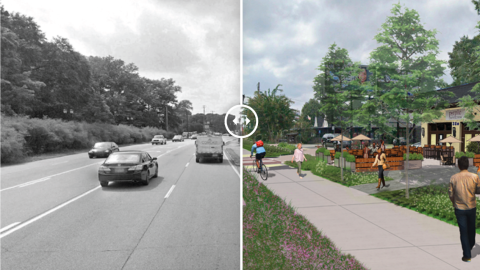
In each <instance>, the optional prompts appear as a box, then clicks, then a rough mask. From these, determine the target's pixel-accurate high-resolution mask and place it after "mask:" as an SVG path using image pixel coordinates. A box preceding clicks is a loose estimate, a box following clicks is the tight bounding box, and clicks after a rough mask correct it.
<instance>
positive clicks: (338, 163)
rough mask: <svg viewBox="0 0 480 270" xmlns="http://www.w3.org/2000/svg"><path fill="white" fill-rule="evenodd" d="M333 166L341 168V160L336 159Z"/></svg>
mask: <svg viewBox="0 0 480 270" xmlns="http://www.w3.org/2000/svg"><path fill="white" fill-rule="evenodd" d="M333 165H334V166H335V167H340V160H339V159H335V160H334V162H333Z"/></svg>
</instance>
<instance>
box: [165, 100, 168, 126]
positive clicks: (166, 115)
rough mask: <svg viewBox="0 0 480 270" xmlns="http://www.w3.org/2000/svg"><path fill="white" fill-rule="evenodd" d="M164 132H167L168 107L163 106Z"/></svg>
mask: <svg viewBox="0 0 480 270" xmlns="http://www.w3.org/2000/svg"><path fill="white" fill-rule="evenodd" d="M165 130H166V131H168V106H165Z"/></svg>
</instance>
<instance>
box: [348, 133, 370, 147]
mask: <svg viewBox="0 0 480 270" xmlns="http://www.w3.org/2000/svg"><path fill="white" fill-rule="evenodd" d="M370 140H372V139H370V138H369V137H367V136H365V135H363V134H360V135H358V136H355V137H353V138H352V141H360V144H361V145H362V146H364V145H363V141H370Z"/></svg>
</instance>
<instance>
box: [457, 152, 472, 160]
mask: <svg viewBox="0 0 480 270" xmlns="http://www.w3.org/2000/svg"><path fill="white" fill-rule="evenodd" d="M463 156H466V157H468V158H474V157H475V153H472V152H466V153H464V152H456V153H455V158H456V159H459V158H461V157H463Z"/></svg>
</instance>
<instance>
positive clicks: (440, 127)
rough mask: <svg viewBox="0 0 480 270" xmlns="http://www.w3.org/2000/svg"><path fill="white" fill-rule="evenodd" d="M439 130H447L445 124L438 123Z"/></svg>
mask: <svg viewBox="0 0 480 270" xmlns="http://www.w3.org/2000/svg"><path fill="white" fill-rule="evenodd" d="M437 130H445V124H443V123H442V124H437Z"/></svg>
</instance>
